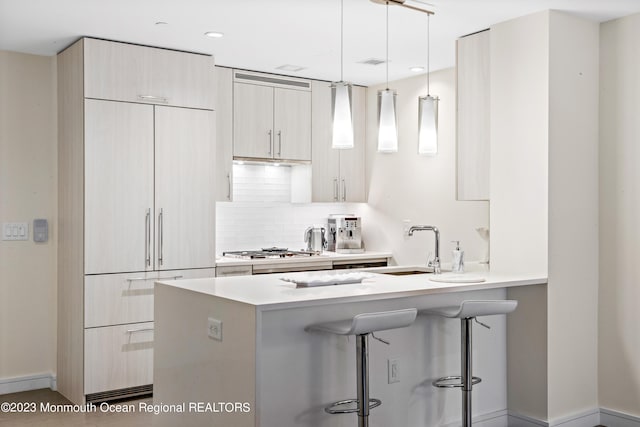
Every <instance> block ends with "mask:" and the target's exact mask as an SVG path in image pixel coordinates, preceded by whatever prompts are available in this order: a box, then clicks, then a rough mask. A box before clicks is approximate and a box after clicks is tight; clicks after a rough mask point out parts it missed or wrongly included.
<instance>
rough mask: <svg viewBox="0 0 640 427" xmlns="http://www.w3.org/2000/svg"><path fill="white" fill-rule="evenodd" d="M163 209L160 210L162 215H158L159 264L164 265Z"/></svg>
mask: <svg viewBox="0 0 640 427" xmlns="http://www.w3.org/2000/svg"><path fill="white" fill-rule="evenodd" d="M162 234H163V227H162V209H160V213H159V214H158V264H159V265H162V262H163V261H164V260H163V257H162Z"/></svg>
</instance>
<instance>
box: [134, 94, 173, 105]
mask: <svg viewBox="0 0 640 427" xmlns="http://www.w3.org/2000/svg"><path fill="white" fill-rule="evenodd" d="M138 98H139V99H142V100H143V101H152V102H160V103H162V104H167V103H168V102H169V99H168V98H166V97H164V96H153V95H138Z"/></svg>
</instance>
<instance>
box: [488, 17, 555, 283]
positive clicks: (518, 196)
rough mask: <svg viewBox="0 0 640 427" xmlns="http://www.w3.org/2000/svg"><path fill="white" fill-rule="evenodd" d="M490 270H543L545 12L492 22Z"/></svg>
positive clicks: (545, 222) (546, 92)
mask: <svg viewBox="0 0 640 427" xmlns="http://www.w3.org/2000/svg"><path fill="white" fill-rule="evenodd" d="M490 38H491V47H490V52H491V131H490V132H491V155H490V157H491V173H490V181H491V190H490V194H491V227H490V228H491V269H492V270H494V271H500V272H508V273H529V274H534V275H538V276H541V277H545V276H546V275H547V228H548V220H547V216H548V215H547V213H548V186H549V184H548V169H549V166H548V159H549V148H548V135H549V124H548V119H549V118H548V111H549V110H548V105H549V28H548V13H547V12H542V13H537V14H534V15H529V16H525V17H522V18H517V19H513V20H511V21H507V22H504V23H501V24H498V25H494V26H492V27H491V34H490Z"/></svg>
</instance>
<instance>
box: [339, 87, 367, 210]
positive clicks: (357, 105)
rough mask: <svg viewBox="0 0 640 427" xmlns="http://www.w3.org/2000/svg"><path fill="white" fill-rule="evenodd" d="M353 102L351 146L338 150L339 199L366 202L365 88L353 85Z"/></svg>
mask: <svg viewBox="0 0 640 427" xmlns="http://www.w3.org/2000/svg"><path fill="white" fill-rule="evenodd" d="M351 95H352V97H351V98H352V102H353V130H354V144H353V148H351V149H348V150H339V151H340V186H339V188H340V201H342V202H366V201H367V196H366V194H365V174H364V167H365V156H364V148H365V127H366V126H365V124H366V123H365V121H366V101H367V100H366V97H367V89H366V88H364V87H360V86H354V87H353V88H352V91H351Z"/></svg>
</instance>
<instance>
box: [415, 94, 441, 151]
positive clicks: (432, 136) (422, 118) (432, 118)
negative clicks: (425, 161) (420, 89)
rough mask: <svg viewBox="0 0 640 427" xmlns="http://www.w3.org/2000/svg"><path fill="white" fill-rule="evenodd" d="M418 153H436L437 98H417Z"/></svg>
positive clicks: (428, 96)
mask: <svg viewBox="0 0 640 427" xmlns="http://www.w3.org/2000/svg"><path fill="white" fill-rule="evenodd" d="M418 103H419V108H418V126H419V128H418V153H419V154H437V153H438V98H434V97H433V96H431V95H427V96H424V97H420V98H418Z"/></svg>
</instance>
